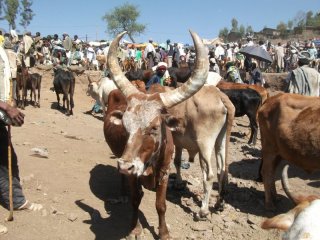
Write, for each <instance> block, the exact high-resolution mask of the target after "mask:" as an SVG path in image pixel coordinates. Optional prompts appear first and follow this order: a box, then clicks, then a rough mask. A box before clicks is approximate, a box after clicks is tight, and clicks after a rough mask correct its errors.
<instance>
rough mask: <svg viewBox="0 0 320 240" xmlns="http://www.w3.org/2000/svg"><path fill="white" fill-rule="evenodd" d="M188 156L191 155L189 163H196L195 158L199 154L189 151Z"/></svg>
mask: <svg viewBox="0 0 320 240" xmlns="http://www.w3.org/2000/svg"><path fill="white" fill-rule="evenodd" d="M188 154H189V162H192V163H193V162H194V158H195V156H196V155H197V152H196V151H190V150H188Z"/></svg>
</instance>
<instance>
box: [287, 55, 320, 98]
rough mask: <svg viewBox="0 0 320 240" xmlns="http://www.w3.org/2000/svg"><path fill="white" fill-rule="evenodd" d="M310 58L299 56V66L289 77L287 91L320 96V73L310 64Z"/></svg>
mask: <svg viewBox="0 0 320 240" xmlns="http://www.w3.org/2000/svg"><path fill="white" fill-rule="evenodd" d="M309 62H310V60H309V59H308V58H306V57H305V56H299V60H298V67H297V68H296V69H294V70H292V72H290V73H289V75H288V77H287V80H286V81H287V83H288V87H287V90H286V92H288V93H297V94H301V95H306V96H315V97H319V96H320V73H319V72H318V71H317V70H315V69H313V68H310V67H309V66H308V64H309Z"/></svg>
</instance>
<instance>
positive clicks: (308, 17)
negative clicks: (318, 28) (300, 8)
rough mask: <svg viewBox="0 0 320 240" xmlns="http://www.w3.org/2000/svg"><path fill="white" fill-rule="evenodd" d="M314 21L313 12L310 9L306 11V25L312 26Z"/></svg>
mask: <svg viewBox="0 0 320 240" xmlns="http://www.w3.org/2000/svg"><path fill="white" fill-rule="evenodd" d="M312 21H313V12H312V11H308V12H307V13H306V26H312Z"/></svg>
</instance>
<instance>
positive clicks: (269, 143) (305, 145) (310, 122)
mask: <svg viewBox="0 0 320 240" xmlns="http://www.w3.org/2000/svg"><path fill="white" fill-rule="evenodd" d="M124 34H125V32H124V33H121V34H119V35H118V36H117V37H116V38H115V39H114V41H112V43H111V46H110V49H109V53H108V58H107V66H108V70H109V71H110V78H111V79H112V80H113V81H112V80H110V79H109V78H107V77H105V78H102V79H101V80H100V81H98V82H97V81H92V80H91V77H90V76H89V75H88V81H89V85H88V90H87V94H88V95H90V96H92V97H93V98H94V99H95V100H96V101H97V102H98V103H99V104H100V106H102V108H103V114H104V128H103V130H104V136H105V140H106V142H107V143H108V145H109V147H110V149H111V151H112V152H113V153H114V155H115V156H116V157H118V160H117V164H118V170H119V172H120V173H121V176H122V179H123V180H124V176H125V175H126V176H127V179H128V182H129V187H130V193H131V194H130V197H131V203H132V206H133V214H132V224H131V228H130V234H129V236H131V237H133V238H134V239H135V238H136V237H139V235H141V233H142V227H141V225H140V222H139V218H138V209H139V205H140V202H141V199H142V197H143V190H142V186H143V187H145V188H147V189H153V190H155V191H156V209H157V213H158V217H159V237H160V238H161V239H170V234H169V231H168V228H167V224H166V219H165V212H166V191H167V184H168V178H169V171H170V163H171V160H172V156H173V154H175V156H174V165H175V167H176V172H177V177H176V180H175V181H176V182H175V186H176V187H181V183H182V178H181V172H180V167H181V155H182V150H183V149H186V150H187V152H188V154H189V161H194V157H195V156H196V154H197V153H198V154H199V160H200V166H201V171H202V175H203V186H204V197H203V200H202V205H201V209H200V211H199V213H198V214H197V215H196V218H197V219H203V218H206V216H207V215H208V214H209V200H210V193H211V190H212V186H213V182H214V179H215V178H214V173H213V167H212V163H213V161H214V160H216V165H217V173H218V174H217V178H218V184H219V198H218V201H217V203H216V206H215V207H217V208H218V209H221V210H222V209H223V206H224V193H225V190H226V185H227V180H228V165H227V163H228V144H229V140H230V135H231V130H232V125H233V120H234V117H239V116H243V115H247V116H248V118H249V120H250V128H251V136H250V139H249V144H253V145H254V144H256V139H257V134H258V123H259V128H260V133H261V143H262V164H261V167H260V174H261V179H262V181H263V184H264V188H265V206H266V208H267V209H274V208H275V205H274V200H275V198H276V194H277V193H276V187H275V170H276V168H277V166H278V165H279V162H280V160H281V159H286V160H287V161H289V162H290V163H293V164H294V165H296V166H299V167H301V168H302V169H304V170H306V171H308V172H312V171H315V170H319V169H320V161H319V160H320V125H319V124H318V117H319V116H320V98H318V97H306V96H300V95H296V94H286V93H279V94H277V95H275V96H272V97H270V96H269V94H268V91H267V90H266V89H265V88H263V87H260V86H256V85H247V84H235V83H228V82H225V81H223V80H221V77H220V78H218V80H216V79H217V76H215V75H214V74H215V73H212V72H209V63H208V57H207V56H208V54H207V50H206V48H205V47H204V45H203V43H202V41H201V39H200V38H199V36H198V35H197V34H196V33H194V32H191V36H192V38H193V41H194V46H195V49H196V55H197V58H196V65H195V68H194V69H193V71H190V70H188V69H185V70H183V69H178V70H177V69H176V70H170V71H171V72H170V75H171V76H173V79H174V81H173V82H175V83H176V84H175V85H176V88H174V87H164V86H160V85H157V84H155V85H152V86H151V87H150V89H149V90H148V92H147V91H146V89H145V82H146V81H147V80H148V79H149V78H150V76H151V75H152V73H151V72H150V71H149V70H144V71H142V70H141V71H139V72H127V73H124V72H123V71H122V69H121V67H120V66H119V62H118V58H117V47H118V44H119V41H120V40H121V38H122V37H123V35H124ZM25 71H26V72H25ZM20 74H21V76H18V78H17V85H18V86H17V94H18V98H17V99H18V106H19V107H21V108H24V106H25V101H26V96H27V90H28V89H30V90H31V95H32V94H33V96H34V104H35V106H38V107H40V89H41V75H39V74H37V73H34V74H29V73H28V71H27V69H22V71H21V72H20ZM212 74H213V75H212ZM20 77H21V78H20ZM210 79H211V80H210ZM212 79H215V80H212ZM220 80H221V81H220ZM21 89H22V92H23V94H22V96H21V95H19V93H20V91H21ZM35 90H38V100H37V99H36V94H35ZM53 90H54V91H55V92H56V94H57V101H58V106H59V107H60V98H59V94H63V108H66V114H67V115H70V114H73V110H72V109H73V108H74V101H73V94H74V90H75V75H74V74H73V73H72V72H71V71H68V70H64V69H62V68H57V69H55V70H54V80H53ZM31 99H32V98H31ZM65 103H66V104H65ZM208 103H210V104H208ZM257 120H258V122H257ZM286 171H287V168H286V167H285V168H284V169H283V178H282V181H283V184H284V189H285V192H286V193H287V195H288V196H289V198H291V199H292V200H293V201H294V202H295V203H296V204H297V205H298V206H297V207H296V208H295V209H293V210H291V211H290V212H289V213H287V215H284V214H283V215H281V216H276V217H274V218H272V219H268V220H266V221H265V222H264V223H263V224H262V227H263V228H265V229H267V228H279V229H282V230H286V231H287V232H286V236H287V238H285V239H300V238H299V236H300V235H301V234H306V233H307V234H309V235H308V236H311V237H314V238H306V239H320V231H319V230H318V229H317V227H315V228H312V227H310V224H306V223H307V222H309V220H308V221H307V220H306V219H311V218H313V217H314V216H312V214H315V212H316V211H319V204H320V200H319V197H317V196H305V195H299V196H294V195H293V194H292V193H291V192H290V191H289V186H288V181H287V175H286ZM122 182H123V184H122V193H123V194H126V192H127V191H126V189H125V184H124V181H122ZM315 209H316V211H315ZM307 213H308V214H307ZM316 216H317V215H316ZM299 219H300V220H299ZM301 219H303V220H301ZM312 226H314V225H312Z"/></svg>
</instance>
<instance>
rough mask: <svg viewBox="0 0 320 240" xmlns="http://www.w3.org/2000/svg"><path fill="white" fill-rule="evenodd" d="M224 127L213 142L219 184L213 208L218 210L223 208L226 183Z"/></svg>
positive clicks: (225, 138) (225, 139) (226, 148)
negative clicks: (217, 195) (214, 142)
mask: <svg viewBox="0 0 320 240" xmlns="http://www.w3.org/2000/svg"><path fill="white" fill-rule="evenodd" d="M226 134H227V133H226V128H225V127H223V128H222V130H221V132H220V134H219V136H218V137H217V141H216V144H215V154H216V155H215V157H216V164H217V176H218V185H219V197H218V200H217V202H216V205H215V208H216V209H218V210H223V207H224V206H223V205H224V195H225V192H226V190H225V188H226V185H227V183H228V170H227V160H226V159H227V154H228V147H227V137H226Z"/></svg>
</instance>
